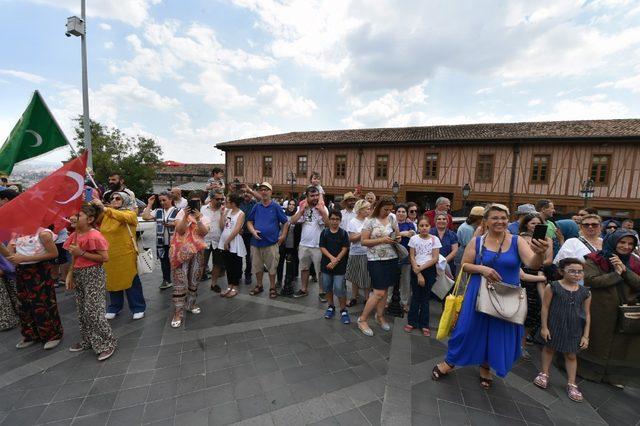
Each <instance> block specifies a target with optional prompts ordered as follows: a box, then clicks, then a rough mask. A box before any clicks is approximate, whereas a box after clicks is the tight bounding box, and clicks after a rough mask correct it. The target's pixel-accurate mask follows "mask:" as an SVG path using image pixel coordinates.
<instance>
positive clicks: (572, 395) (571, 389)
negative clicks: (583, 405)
mask: <svg viewBox="0 0 640 426" xmlns="http://www.w3.org/2000/svg"><path fill="white" fill-rule="evenodd" d="M567 396H568V397H569V399H571V400H572V401H575V402H582V400H583V398H582V392H580V390H579V389H578V386H577V385H574V384H573V383H567Z"/></svg>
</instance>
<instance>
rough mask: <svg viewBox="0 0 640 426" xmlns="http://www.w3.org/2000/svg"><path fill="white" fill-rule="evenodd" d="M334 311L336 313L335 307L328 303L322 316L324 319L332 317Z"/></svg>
mask: <svg viewBox="0 0 640 426" xmlns="http://www.w3.org/2000/svg"><path fill="white" fill-rule="evenodd" d="M335 313H336V308H335V307H334V306H332V305H329V307H328V308H327V311H326V312H325V313H324V317H325V318H326V319H331V318H333V316H334V315H335Z"/></svg>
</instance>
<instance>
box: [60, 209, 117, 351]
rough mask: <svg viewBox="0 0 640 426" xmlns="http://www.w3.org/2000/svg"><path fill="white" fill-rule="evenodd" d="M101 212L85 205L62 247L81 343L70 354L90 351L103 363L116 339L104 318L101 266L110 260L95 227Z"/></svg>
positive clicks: (70, 349)
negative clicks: (65, 252) (67, 261)
mask: <svg viewBox="0 0 640 426" xmlns="http://www.w3.org/2000/svg"><path fill="white" fill-rule="evenodd" d="M100 213H102V209H101V208H100V207H98V206H94V205H91V204H85V205H83V206H82V208H81V209H80V212H79V213H78V216H77V217H78V220H77V222H76V230H75V232H74V233H72V234H71V235H69V238H67V241H65V243H64V248H65V249H66V250H68V251H69V253H71V256H73V259H72V262H71V264H72V268H71V269H70V270H69V273H68V274H67V281H66V288H67V290H73V289H75V291H76V306H77V308H78V322H79V323H80V338H81V339H82V340H81V341H80V342H78V343H75V344H74V345H73V346H71V347H70V348H69V351H71V352H80V351H84V350H87V349H93V351H94V352H95V353H96V354H98V361H104V360H105V359H107V358H109V357H110V356H111V355H113V352H114V351H115V350H116V343H117V341H116V338H115V336H114V335H113V331H112V330H111V326H110V325H109V321H107V319H106V318H105V305H106V297H105V287H106V275H105V272H104V268H103V267H102V264H103V263H105V262H107V261H108V260H109V254H108V252H107V250H108V249H109V243H108V242H107V240H106V239H105V238H104V237H103V236H102V234H101V233H100V231H98V230H97V229H95V228H94V226H95V223H96V222H97V220H98V217H99V216H100Z"/></svg>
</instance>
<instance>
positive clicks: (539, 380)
mask: <svg viewBox="0 0 640 426" xmlns="http://www.w3.org/2000/svg"><path fill="white" fill-rule="evenodd" d="M533 384H534V385H536V386H537V387H539V388H542V389H546V388H547V387H548V386H549V376H548V375H547V374H544V373H538V375H537V376H536V378H535V379H533Z"/></svg>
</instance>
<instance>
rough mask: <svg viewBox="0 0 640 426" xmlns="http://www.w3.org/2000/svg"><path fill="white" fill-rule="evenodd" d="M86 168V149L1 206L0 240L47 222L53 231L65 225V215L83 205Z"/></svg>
mask: <svg viewBox="0 0 640 426" xmlns="http://www.w3.org/2000/svg"><path fill="white" fill-rule="evenodd" d="M86 169H87V153H86V152H85V153H83V154H82V155H81V156H80V157H78V158H75V159H73V160H71V161H69V162H68V163H67V164H65V165H64V166H62V167H61V168H59V169H58V170H56V171H55V172H53V173H51V174H50V175H49V176H47V177H46V178H44V179H43V180H41V181H40V182H38V183H37V184H35V185H34V186H32V187H31V188H29V189H28V190H26V191H25V192H24V193H22V194H20V195H18V196H17V197H16V198H14V199H13V200H11V201H9V202H8V203H7V204H5V205H3V206H2V207H0V240H5V241H6V240H8V239H10V238H12V237H13V236H14V235H16V234H17V235H32V234H35V233H36V231H37V230H38V229H39V228H47V227H49V226H50V225H54V228H55V231H59V230H60V229H62V228H64V227H65V226H66V223H65V221H64V218H66V217H67V216H71V215H73V214H75V213H77V212H78V210H80V207H81V206H82V202H83V200H84V196H83V192H84V175H85V170H86Z"/></svg>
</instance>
